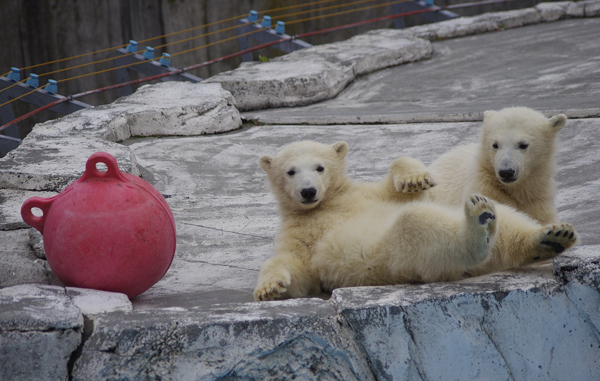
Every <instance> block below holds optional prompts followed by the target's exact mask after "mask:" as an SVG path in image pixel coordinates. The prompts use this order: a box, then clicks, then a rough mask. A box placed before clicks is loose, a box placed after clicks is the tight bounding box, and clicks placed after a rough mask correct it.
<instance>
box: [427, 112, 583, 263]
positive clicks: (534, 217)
mask: <svg viewBox="0 0 600 381" xmlns="http://www.w3.org/2000/svg"><path fill="white" fill-rule="evenodd" d="M566 120H567V118H566V116H565V115H562V114H560V115H556V116H554V117H552V118H549V119H548V118H546V117H545V116H544V115H542V114H541V113H539V112H537V111H534V110H531V109H529V108H525V107H513V108H506V109H503V110H500V111H486V112H485V114H484V121H483V129H482V132H481V138H480V140H479V143H476V144H470V145H466V146H461V147H458V148H456V149H454V150H452V151H450V152H448V153H446V154H444V155H442V156H440V158H438V159H437V160H436V161H435V162H434V163H433V164H432V165H431V166H430V167H429V169H430V170H431V172H432V173H433V174H434V175H435V176H436V178H437V179H438V181H439V185H438V186H437V187H436V188H434V189H432V190H431V191H430V197H431V199H432V200H434V201H436V202H439V203H442V204H446V205H459V204H460V203H462V202H463V201H464V199H465V198H466V197H468V195H470V194H472V193H481V194H483V195H484V196H486V197H488V198H490V199H492V200H494V201H496V202H497V204H496V210H497V213H498V225H499V227H498V229H499V232H498V238H497V239H496V244H495V247H494V249H493V251H492V252H493V256H492V257H493V258H492V260H491V261H490V262H488V265H487V267H486V268H485V269H481V271H478V272H475V273H482V272H488V271H493V270H499V269H503V268H510V267H516V266H521V265H525V264H528V263H531V262H534V261H539V260H543V259H548V258H552V257H553V256H555V255H558V254H559V253H560V252H562V251H560V250H559V252H557V251H556V250H553V249H552V250H551V249H550V247H551V246H552V245H553V244H556V245H560V246H562V247H563V249H567V248H569V247H571V246H573V245H574V244H575V241H576V239H577V236H576V233H574V230H573V227H572V226H571V225H568V224H560V223H558V217H557V212H556V208H555V207H554V197H555V194H556V185H555V182H554V174H555V172H556V165H555V163H554V153H555V151H556V136H557V133H558V131H560V130H561V129H562V128H563V127H564V126H565V124H566ZM502 173H504V175H505V176H504V177H503V176H502ZM511 173H512V175H511ZM501 204H502V205H501ZM519 212H520V213H519ZM561 225H562V226H563V227H562V229H561V228H560V226H561ZM548 229H552V230H553V231H555V232H556V231H557V230H556V229H559V230H561V232H562V233H561V234H560V237H558V236H554V235H553V238H549V239H546V238H544V237H542V236H543V235H544V234H546V233H545V232H547V230H548ZM571 233H573V235H571ZM564 234H566V236H565V237H562V235H564ZM569 237H571V238H569ZM542 242H546V243H545V244H542ZM548 242H550V243H551V244H550V245H549V244H548ZM556 247H557V248H558V246H556Z"/></svg>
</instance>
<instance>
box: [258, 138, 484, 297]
mask: <svg viewBox="0 0 600 381" xmlns="http://www.w3.org/2000/svg"><path fill="white" fill-rule="evenodd" d="M347 152H348V145H347V144H346V143H343V142H339V143H335V144H333V145H331V146H330V145H324V144H320V143H315V142H310V141H304V142H297V143H293V144H290V145H288V146H286V147H284V148H283V149H282V150H281V151H280V152H279V153H278V154H277V155H275V156H274V157H271V156H268V155H265V156H262V157H261V158H260V166H261V167H262V169H263V170H264V171H265V172H266V173H267V176H268V180H269V184H270V187H271V190H272V191H273V193H274V194H275V197H276V198H277V201H278V204H279V212H280V215H281V219H282V221H281V227H280V230H279V232H278V234H277V237H276V242H275V256H273V257H272V258H270V259H269V260H267V261H266V262H265V263H264V265H263V266H262V269H261V271H260V274H259V278H258V285H257V286H256V289H255V291H254V299H255V300H257V301H258V300H270V299H280V298H289V297H302V296H307V295H310V294H316V293H319V292H320V291H321V290H325V291H330V290H332V289H334V288H337V287H344V286H359V285H385V284H395V283H405V282H435V281H445V280H454V279H459V278H461V277H462V275H463V274H464V273H465V271H468V270H470V269H472V268H475V267H476V266H478V265H480V264H482V263H483V262H484V261H485V260H486V258H487V257H488V254H489V252H490V249H491V246H492V245H493V242H494V238H495V231H496V220H495V209H494V205H493V204H492V203H491V202H490V201H488V200H487V199H485V198H484V197H483V196H480V195H471V196H470V197H469V198H468V199H467V200H466V201H465V202H464V203H463V205H462V208H452V207H446V206H442V205H436V204H432V203H429V202H426V201H420V200H421V199H423V198H424V197H426V195H425V196H424V192H420V191H422V190H425V189H428V188H430V187H431V186H434V185H435V180H434V179H433V177H432V176H430V175H429V173H428V172H427V170H426V168H425V167H424V166H423V164H421V162H419V161H417V160H415V159H411V158H407V157H404V158H399V159H396V160H395V161H394V163H393V164H392V166H391V168H390V171H389V173H388V175H387V177H386V178H385V179H383V180H382V181H381V182H379V183H355V182H353V181H352V180H351V179H350V178H349V177H348V176H347V175H346V165H345V157H346V153H347ZM425 193H426V192H425Z"/></svg>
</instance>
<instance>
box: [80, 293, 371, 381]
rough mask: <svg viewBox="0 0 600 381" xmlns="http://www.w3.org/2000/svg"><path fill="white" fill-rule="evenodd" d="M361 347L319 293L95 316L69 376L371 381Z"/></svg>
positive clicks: (83, 378)
mask: <svg viewBox="0 0 600 381" xmlns="http://www.w3.org/2000/svg"><path fill="white" fill-rule="evenodd" d="M360 352H361V350H360V348H359V347H358V346H357V345H356V342H354V341H353V340H352V335H351V333H350V332H348V330H347V327H346V326H344V325H343V324H340V322H339V321H338V320H337V318H336V316H335V312H334V309H333V308H332V306H331V304H329V303H328V302H325V301H321V300H318V299H297V300H289V301H282V302H276V303H264V304H258V303H247V304H239V305H237V306H235V307H232V306H228V307H221V306H218V305H214V306H211V307H200V308H190V309H184V308H169V309H159V310H154V311H133V312H131V313H110V314H104V315H101V316H98V318H97V320H96V321H95V324H94V332H93V333H92V334H91V336H90V337H89V339H88V340H87V341H86V342H85V344H84V346H83V351H82V353H81V356H80V357H79V358H78V359H77V361H76V362H75V367H74V369H73V380H86V379H95V378H102V379H134V378H144V379H172V380H199V379H293V378H296V379H332V380H373V379H374V378H373V375H372V373H371V371H370V368H369V365H368V364H367V362H366V361H365V360H364V358H362V356H360Z"/></svg>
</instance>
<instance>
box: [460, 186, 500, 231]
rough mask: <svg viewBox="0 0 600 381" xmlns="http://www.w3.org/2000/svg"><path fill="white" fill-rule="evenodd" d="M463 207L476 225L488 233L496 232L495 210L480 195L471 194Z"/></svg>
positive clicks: (489, 202)
mask: <svg viewBox="0 0 600 381" xmlns="http://www.w3.org/2000/svg"><path fill="white" fill-rule="evenodd" d="M465 206H466V210H467V214H468V216H469V217H471V218H473V219H474V220H475V221H476V222H477V224H478V225H480V226H482V227H484V228H485V229H486V230H487V231H488V232H490V233H494V232H495V231H496V209H495V207H494V204H493V203H492V202H491V201H488V199H487V198H485V197H483V196H482V195H480V194H472V195H471V196H469V199H468V200H467V203H466V205H465Z"/></svg>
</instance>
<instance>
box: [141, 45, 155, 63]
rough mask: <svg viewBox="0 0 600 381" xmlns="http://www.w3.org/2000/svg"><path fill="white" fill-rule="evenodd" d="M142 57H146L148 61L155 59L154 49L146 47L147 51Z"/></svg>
mask: <svg viewBox="0 0 600 381" xmlns="http://www.w3.org/2000/svg"><path fill="white" fill-rule="evenodd" d="M142 56H144V58H145V59H147V60H152V59H154V48H151V47H149V46H146V50H145V51H144V53H142Z"/></svg>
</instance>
